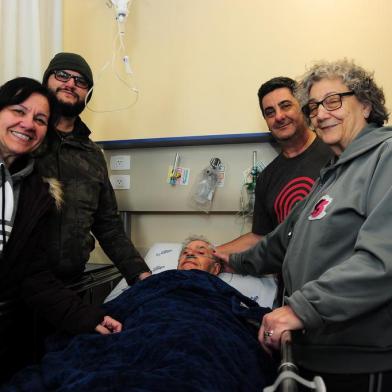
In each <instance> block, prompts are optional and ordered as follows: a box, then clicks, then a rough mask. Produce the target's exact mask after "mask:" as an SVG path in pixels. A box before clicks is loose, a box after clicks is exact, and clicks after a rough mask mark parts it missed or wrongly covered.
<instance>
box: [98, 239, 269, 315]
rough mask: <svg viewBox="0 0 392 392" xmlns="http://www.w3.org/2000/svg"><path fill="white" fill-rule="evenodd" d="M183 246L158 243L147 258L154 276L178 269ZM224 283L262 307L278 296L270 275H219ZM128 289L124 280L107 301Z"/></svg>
mask: <svg viewBox="0 0 392 392" xmlns="http://www.w3.org/2000/svg"><path fill="white" fill-rule="evenodd" d="M181 248H182V244H179V243H170V242H168V243H156V244H154V245H153V246H152V247H151V248H150V249H149V251H148V252H147V255H146V257H145V260H146V263H147V265H148V267H149V268H150V270H151V272H152V273H153V274H157V273H159V272H162V271H167V270H170V269H176V268H177V264H178V257H179V255H180V252H181ZM218 276H219V277H220V278H221V279H222V280H223V281H224V282H226V283H227V284H229V285H230V286H232V287H234V288H235V289H237V290H238V291H239V292H240V293H242V294H243V295H246V296H247V297H249V298H251V299H253V300H254V301H256V302H257V303H258V304H259V305H260V306H264V307H270V308H272V305H273V302H274V299H275V296H276V282H275V278H274V277H273V276H270V275H268V276H267V275H266V276H264V277H260V278H256V277H254V276H244V275H239V274H231V273H226V272H224V273H221V274H219V275H218ZM127 288H128V285H127V282H126V280H125V279H122V280H121V281H120V282H119V283H118V284H117V286H116V287H115V288H114V290H113V291H112V292H111V293H110V294H109V295H108V297H107V298H106V299H105V302H107V301H110V300H112V299H114V298H116V297H117V296H118V295H120V294H121V293H122V292H123V291H124V290H126V289H127Z"/></svg>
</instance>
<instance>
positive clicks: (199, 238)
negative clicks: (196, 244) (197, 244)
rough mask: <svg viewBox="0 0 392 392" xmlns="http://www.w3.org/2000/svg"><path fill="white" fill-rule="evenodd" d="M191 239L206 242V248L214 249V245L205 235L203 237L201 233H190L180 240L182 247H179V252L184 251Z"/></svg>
mask: <svg viewBox="0 0 392 392" xmlns="http://www.w3.org/2000/svg"><path fill="white" fill-rule="evenodd" d="M193 241H203V242H205V243H206V244H208V248H209V249H212V250H213V249H215V246H214V245H212V243H211V241H210V240H208V239H207V238H206V237H204V236H203V235H196V234H192V235H190V236H189V237H188V238H186V239H185V240H184V241H183V242H182V247H181V253H182V252H183V251H184V249H185V248H186V247H187V246H188V245H189V244H190V243H191V242H193Z"/></svg>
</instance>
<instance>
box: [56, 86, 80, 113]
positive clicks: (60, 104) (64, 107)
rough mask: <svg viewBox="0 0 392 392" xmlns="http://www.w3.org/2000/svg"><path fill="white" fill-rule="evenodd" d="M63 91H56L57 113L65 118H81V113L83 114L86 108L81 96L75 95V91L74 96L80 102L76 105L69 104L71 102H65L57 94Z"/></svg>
mask: <svg viewBox="0 0 392 392" xmlns="http://www.w3.org/2000/svg"><path fill="white" fill-rule="evenodd" d="M58 91H61V90H60V89H57V90H56V93H55V98H56V111H57V113H58V114H60V115H61V116H64V117H76V116H79V114H80V113H82V112H83V110H84V108H85V106H86V105H85V104H84V101H80V97H79V95H77V94H75V92H74V91H72V93H73V94H75V96H76V97H77V98H78V101H77V102H75V103H69V102H64V101H62V100H61V99H59V97H58V96H57V92H58Z"/></svg>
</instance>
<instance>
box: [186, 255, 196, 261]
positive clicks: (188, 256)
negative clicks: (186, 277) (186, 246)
mask: <svg viewBox="0 0 392 392" xmlns="http://www.w3.org/2000/svg"><path fill="white" fill-rule="evenodd" d="M189 259H196V256H194V255H186V256H185V260H189Z"/></svg>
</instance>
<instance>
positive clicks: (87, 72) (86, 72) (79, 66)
mask: <svg viewBox="0 0 392 392" xmlns="http://www.w3.org/2000/svg"><path fill="white" fill-rule="evenodd" d="M65 69H69V70H70V71H76V72H79V73H80V74H81V75H83V76H84V77H85V78H86V80H87V82H88V86H89V88H91V87H92V86H93V84H94V80H93V73H92V71H91V68H90V66H89V65H88V64H87V61H86V60H85V59H84V58H83V57H82V56H80V55H78V54H76V53H67V52H62V53H57V54H56V56H54V57H53V59H52V61H51V62H50V63H49V65H48V68H47V69H46V71H45V73H44V76H43V78H42V84H43V85H45V86H46V85H47V83H48V79H49V76H50V75H51V74H52V73H53V71H57V70H65Z"/></svg>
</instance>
